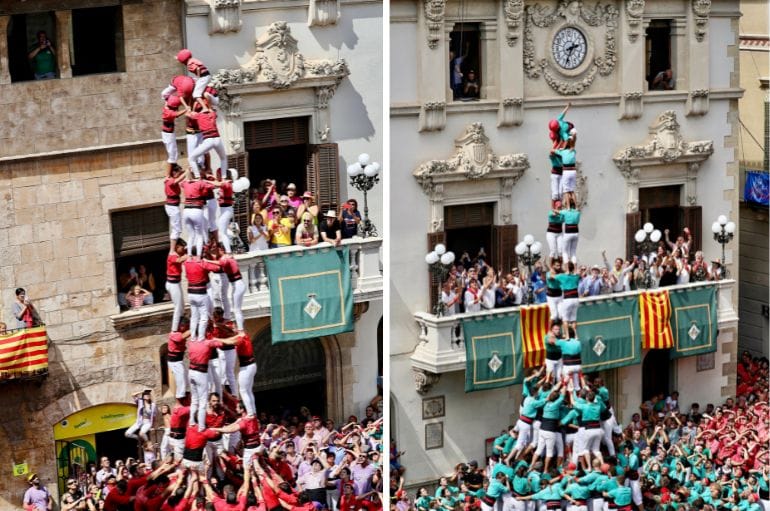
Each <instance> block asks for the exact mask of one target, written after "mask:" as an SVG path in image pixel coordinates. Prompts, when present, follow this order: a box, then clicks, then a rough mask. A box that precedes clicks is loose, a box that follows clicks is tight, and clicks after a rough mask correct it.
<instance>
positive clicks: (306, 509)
mask: <svg viewBox="0 0 770 511" xmlns="http://www.w3.org/2000/svg"><path fill="white" fill-rule="evenodd" d="M314 510H315V504H313V503H312V502H305V503H304V504H302V505H301V506H294V507H292V508H291V511H314Z"/></svg>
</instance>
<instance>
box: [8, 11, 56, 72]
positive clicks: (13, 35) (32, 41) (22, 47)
mask: <svg viewBox="0 0 770 511" xmlns="http://www.w3.org/2000/svg"><path fill="white" fill-rule="evenodd" d="M41 32H42V33H43V34H44V36H43V37H41V38H40V39H42V41H50V42H51V48H52V50H50V49H48V48H42V49H41V42H40V39H39V37H38V34H39V33H41ZM55 42H56V17H55V15H54V13H53V11H49V12H35V13H27V14H14V15H13V16H11V19H10V20H9V22H8V70H9V72H10V74H11V82H23V81H27V80H34V79H35V72H36V71H40V73H38V75H39V78H56V77H57V76H58V68H59V66H58V65H57V56H56V50H57V48H56V44H55ZM35 50H40V51H38V52H36V53H35V54H34V56H33V57H32V58H31V59H30V58H29V55H30V54H31V53H33V52H35ZM51 73H53V75H51Z"/></svg>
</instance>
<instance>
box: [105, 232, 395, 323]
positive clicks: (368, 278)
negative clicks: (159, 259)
mask: <svg viewBox="0 0 770 511" xmlns="http://www.w3.org/2000/svg"><path fill="white" fill-rule="evenodd" d="M341 246H342V247H348V249H349V250H350V274H351V286H352V288H353V303H361V302H368V301H370V300H376V299H381V298H382V257H381V254H380V251H381V249H382V238H366V239H364V238H351V239H347V240H343V241H342V245H341ZM330 247H331V245H330V244H328V243H320V244H318V245H317V246H316V247H313V248H311V249H308V248H304V247H298V246H291V247H283V248H276V249H272V250H270V251H268V252H266V253H261V254H257V253H246V254H239V255H236V256H235V258H236V259H237V260H238V265H239V266H240V269H241V273H242V274H243V277H244V279H247V284H248V289H247V291H246V295H245V297H244V299H243V316H244V318H245V319H250V318H259V317H266V316H270V290H269V288H268V283H267V275H266V273H265V261H264V258H265V255H281V254H291V253H294V252H300V251H303V250H316V249H322V248H330ZM172 313H173V305H172V304H171V302H163V303H161V304H156V305H145V306H143V307H140V308H138V309H133V310H129V311H126V312H122V313H120V314H115V315H113V316H110V320H111V321H112V325H113V327H115V328H116V329H120V328H127V327H130V326H134V325H137V324H139V323H147V322H155V321H160V320H168V321H171V315H172Z"/></svg>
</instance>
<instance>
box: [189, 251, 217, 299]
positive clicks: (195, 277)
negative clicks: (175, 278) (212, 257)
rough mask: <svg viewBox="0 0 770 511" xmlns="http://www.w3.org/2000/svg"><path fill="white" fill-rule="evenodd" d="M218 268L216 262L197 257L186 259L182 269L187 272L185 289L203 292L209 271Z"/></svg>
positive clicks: (192, 291) (191, 291)
mask: <svg viewBox="0 0 770 511" xmlns="http://www.w3.org/2000/svg"><path fill="white" fill-rule="evenodd" d="M219 268H220V266H219V265H218V264H214V263H210V262H208V261H206V260H204V259H199V258H197V257H192V258H189V259H187V260H186V261H185V262H184V271H185V273H187V291H188V292H189V293H194V294H205V293H206V284H208V283H209V272H210V271H214V270H218V269H219Z"/></svg>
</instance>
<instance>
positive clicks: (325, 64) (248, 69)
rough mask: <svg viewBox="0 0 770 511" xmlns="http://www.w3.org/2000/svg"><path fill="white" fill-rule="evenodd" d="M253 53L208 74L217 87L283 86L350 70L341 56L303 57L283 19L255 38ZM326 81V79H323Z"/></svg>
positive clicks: (337, 76)
mask: <svg viewBox="0 0 770 511" xmlns="http://www.w3.org/2000/svg"><path fill="white" fill-rule="evenodd" d="M256 48H257V50H256V53H255V54H254V56H253V57H252V58H251V60H249V62H247V63H246V64H244V65H242V66H241V67H240V68H238V69H222V70H220V71H219V72H217V74H215V75H214V76H213V77H212V83H213V85H214V87H217V88H227V86H229V85H246V84H265V85H268V86H269V87H271V88H273V89H286V88H289V87H292V86H294V85H296V84H297V83H298V82H302V81H303V80H312V79H319V78H320V79H329V78H331V79H332V82H333V83H339V82H340V81H341V80H342V79H343V78H345V77H346V76H348V75H349V74H350V70H349V69H348V65H347V64H346V63H345V61H344V60H342V59H339V60H327V59H322V60H310V59H306V58H305V56H304V55H302V53H300V52H299V48H298V47H297V40H296V39H295V38H294V36H292V35H291V29H290V28H289V26H288V24H287V23H286V22H285V21H276V22H275V23H272V24H271V25H270V27H268V29H267V32H265V33H264V34H262V35H261V36H260V37H259V38H257V41H256ZM327 81H328V80H327Z"/></svg>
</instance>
